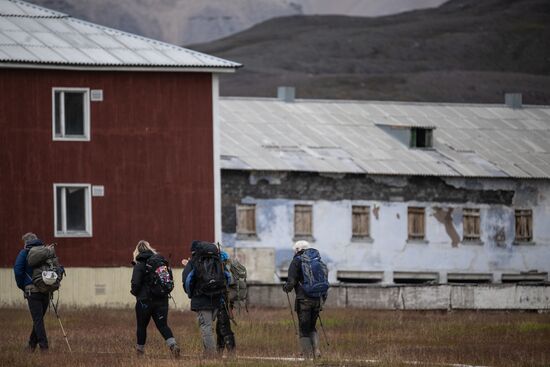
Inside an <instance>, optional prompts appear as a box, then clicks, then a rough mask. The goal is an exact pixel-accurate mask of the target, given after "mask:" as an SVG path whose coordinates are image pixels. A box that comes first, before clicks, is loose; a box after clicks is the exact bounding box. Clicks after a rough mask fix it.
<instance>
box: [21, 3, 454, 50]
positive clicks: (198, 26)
mask: <svg viewBox="0 0 550 367" xmlns="http://www.w3.org/2000/svg"><path fill="white" fill-rule="evenodd" d="M27 1H29V2H31V3H34V4H37V5H41V6H45V7H47V8H51V9H54V10H57V11H61V12H64V13H67V14H70V15H72V16H74V17H77V18H81V19H85V20H88V21H91V22H94V23H98V24H102V25H105V26H108V27H113V28H117V29H122V30H124V31H127V32H132V33H136V34H140V35H143V36H147V37H151V38H155V39H159V40H162V41H166V42H170V43H175V44H179V45H186V44H190V43H199V42H208V41H212V40H215V39H218V38H221V37H225V36H228V35H230V34H233V33H236V32H240V31H242V30H244V29H247V28H249V27H251V26H253V25H255V24H257V23H260V22H263V21H265V20H267V19H271V18H274V17H280V16H288V15H314V14H338V15H354V16H379V15H388V14H396V13H401V12H404V11H408V10H413V9H420V8H429V7H434V6H438V5H440V4H441V3H443V2H444V1H445V0H338V1H336V0H208V1H197V0H93V1H83V0H27Z"/></svg>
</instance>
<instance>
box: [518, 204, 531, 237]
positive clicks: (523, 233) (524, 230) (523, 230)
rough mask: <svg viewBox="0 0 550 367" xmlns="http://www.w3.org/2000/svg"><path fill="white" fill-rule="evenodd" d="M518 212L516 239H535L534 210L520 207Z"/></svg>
mask: <svg viewBox="0 0 550 367" xmlns="http://www.w3.org/2000/svg"><path fill="white" fill-rule="evenodd" d="M515 214H516V241H525V242H528V241H531V240H532V239H533V211H532V210H531V209H519V210H516V211H515Z"/></svg>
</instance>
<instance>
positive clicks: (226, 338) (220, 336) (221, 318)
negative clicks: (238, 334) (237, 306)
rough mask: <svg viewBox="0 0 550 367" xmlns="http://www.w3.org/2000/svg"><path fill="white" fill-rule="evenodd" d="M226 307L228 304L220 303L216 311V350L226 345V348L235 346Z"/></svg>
mask: <svg viewBox="0 0 550 367" xmlns="http://www.w3.org/2000/svg"><path fill="white" fill-rule="evenodd" d="M226 307H228V306H226V305H225V304H222V305H221V306H220V309H219V311H218V322H217V323H216V344H217V345H218V350H222V349H224V347H227V350H233V349H234V348H235V335H234V334H233V330H231V320H230V319H229V313H228V311H227V308H226ZM229 307H230V306H229Z"/></svg>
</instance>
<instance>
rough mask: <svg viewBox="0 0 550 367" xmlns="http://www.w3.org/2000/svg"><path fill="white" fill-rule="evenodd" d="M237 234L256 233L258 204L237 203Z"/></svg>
mask: <svg viewBox="0 0 550 367" xmlns="http://www.w3.org/2000/svg"><path fill="white" fill-rule="evenodd" d="M237 234H244V235H254V234H256V205H255V204H242V205H237Z"/></svg>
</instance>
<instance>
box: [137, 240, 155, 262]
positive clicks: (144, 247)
mask: <svg viewBox="0 0 550 367" xmlns="http://www.w3.org/2000/svg"><path fill="white" fill-rule="evenodd" d="M145 251H151V252H152V253H154V254H156V253H157V250H155V249H154V248H153V247H152V246H151V244H150V243H149V242H147V241H145V240H141V241H139V242H138V243H137V245H136V249H135V250H134V261H136V258H137V256H138V255H139V254H140V252H145Z"/></svg>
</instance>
